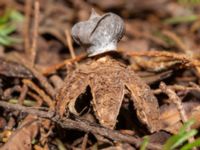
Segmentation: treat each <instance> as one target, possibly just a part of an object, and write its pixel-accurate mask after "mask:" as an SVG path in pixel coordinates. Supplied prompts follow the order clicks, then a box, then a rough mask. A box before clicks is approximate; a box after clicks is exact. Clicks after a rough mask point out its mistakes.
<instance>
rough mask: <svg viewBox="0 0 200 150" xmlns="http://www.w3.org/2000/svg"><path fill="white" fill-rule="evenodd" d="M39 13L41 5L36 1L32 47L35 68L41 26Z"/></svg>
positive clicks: (32, 62)
mask: <svg viewBox="0 0 200 150" xmlns="http://www.w3.org/2000/svg"><path fill="white" fill-rule="evenodd" d="M39 12H40V3H39V0H35V3H34V25H33V40H32V45H31V54H30V55H31V64H32V65H33V66H34V64H35V59H36V54H37V38H38V26H39Z"/></svg>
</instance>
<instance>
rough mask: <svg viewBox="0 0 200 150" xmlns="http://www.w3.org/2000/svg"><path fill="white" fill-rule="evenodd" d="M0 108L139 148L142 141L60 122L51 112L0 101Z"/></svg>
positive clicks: (158, 149)
mask: <svg viewBox="0 0 200 150" xmlns="http://www.w3.org/2000/svg"><path fill="white" fill-rule="evenodd" d="M0 106H1V107H4V108H7V109H12V110H19V111H21V112H26V113H29V114H34V115H37V116H39V117H42V118H47V119H50V120H52V121H54V122H55V123H58V124H60V125H61V126H62V127H63V128H68V129H77V130H81V131H85V132H91V133H93V134H99V135H101V136H104V137H107V138H109V139H112V140H114V141H121V142H127V143H130V144H134V145H135V146H136V147H139V146H140V145H141V143H142V139H139V138H135V137H133V136H128V135H123V134H121V133H120V132H118V131H115V130H111V129H108V128H104V127H100V126H97V125H94V124H93V125H92V124H91V123H89V122H87V121H80V120H78V121H77V120H72V119H68V118H65V119H64V120H61V119H59V118H58V116H55V113H54V112H52V111H49V112H46V111H40V110H37V109H34V108H28V107H24V106H21V105H18V104H10V103H7V102H3V101H0ZM147 147H148V148H149V149H153V150H161V145H159V144H155V143H149V144H148V146H147Z"/></svg>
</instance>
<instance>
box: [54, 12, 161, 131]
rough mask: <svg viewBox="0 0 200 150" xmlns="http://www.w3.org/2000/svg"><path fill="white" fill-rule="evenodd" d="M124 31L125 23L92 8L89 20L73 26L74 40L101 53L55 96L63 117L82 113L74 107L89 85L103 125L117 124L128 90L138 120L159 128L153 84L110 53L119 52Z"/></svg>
mask: <svg viewBox="0 0 200 150" xmlns="http://www.w3.org/2000/svg"><path fill="white" fill-rule="evenodd" d="M123 33H124V22H123V20H122V19H121V18H120V17H119V16H117V15H115V14H113V13H106V14H104V15H102V16H100V15H98V14H97V13H96V12H95V11H94V10H93V11H92V14H91V16H90V18H89V20H87V21H83V22H80V23H77V24H75V25H74V27H73V28H72V36H73V38H74V40H75V41H76V42H77V43H78V44H80V45H81V46H83V47H85V48H86V51H87V53H88V55H89V56H97V55H98V58H96V59H95V58H92V59H91V60H89V61H88V62H87V63H82V64H80V65H79V67H77V68H76V69H75V70H73V71H72V72H70V73H69V74H68V75H67V77H66V79H65V84H64V85H63V87H62V88H61V89H60V91H59V92H58V94H57V96H56V99H57V112H58V114H59V115H60V116H61V117H62V116H63V115H64V113H65V112H66V111H68V112H71V113H73V114H76V115H79V113H78V112H77V110H76V108H75V104H76V101H77V98H78V97H79V96H80V95H81V94H82V93H85V92H86V88H87V87H88V86H89V87H90V89H91V94H92V102H91V104H92V106H93V110H94V113H95V116H96V118H97V119H98V120H99V122H100V124H101V125H103V126H106V127H108V128H112V129H113V128H114V127H115V125H116V122H117V116H118V114H119V111H120V108H121V105H122V102H123V99H124V95H125V94H127V93H128V94H129V95H130V100H132V101H133V105H134V106H133V107H134V108H135V111H136V114H137V117H138V119H139V120H140V121H141V122H142V123H143V124H145V125H146V126H147V128H148V129H149V131H150V132H155V131H158V130H159V129H160V122H159V116H160V115H159V108H158V107H159V106H158V102H157V99H156V98H155V96H154V95H153V93H152V91H151V89H150V87H149V86H148V85H147V84H146V83H145V82H144V81H143V80H142V79H140V77H138V75H137V74H135V72H134V71H133V69H132V68H131V67H129V66H127V65H126V64H124V63H121V62H120V61H119V60H117V59H116V58H113V57H112V54H107V52H109V51H116V48H117V47H116V46H117V42H118V41H119V40H120V39H121V38H122V36H123ZM100 54H104V55H100Z"/></svg>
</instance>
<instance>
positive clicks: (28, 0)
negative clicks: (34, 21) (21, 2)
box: [24, 0, 32, 54]
mask: <svg viewBox="0 0 200 150" xmlns="http://www.w3.org/2000/svg"><path fill="white" fill-rule="evenodd" d="M25 2H26V4H25V22H24V48H25V52H26V54H30V36H29V35H30V30H29V28H30V15H31V6H32V0H26V1H25Z"/></svg>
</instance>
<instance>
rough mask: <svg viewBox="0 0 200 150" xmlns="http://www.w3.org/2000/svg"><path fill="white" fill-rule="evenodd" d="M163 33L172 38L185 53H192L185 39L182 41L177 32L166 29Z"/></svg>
mask: <svg viewBox="0 0 200 150" xmlns="http://www.w3.org/2000/svg"><path fill="white" fill-rule="evenodd" d="M163 34H164V35H166V36H167V37H169V38H170V39H172V40H173V41H174V42H175V43H176V45H177V46H178V47H179V49H180V50H181V51H182V52H183V53H185V54H189V53H191V51H190V50H189V47H188V46H187V45H186V44H185V43H183V41H181V39H180V38H179V37H178V36H177V35H176V34H175V33H173V32H171V31H168V30H165V31H163Z"/></svg>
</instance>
